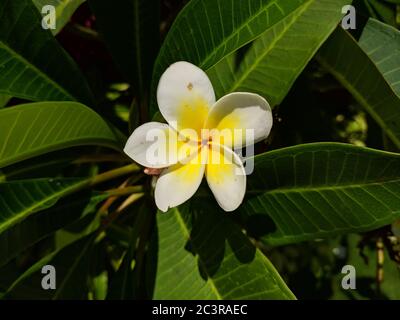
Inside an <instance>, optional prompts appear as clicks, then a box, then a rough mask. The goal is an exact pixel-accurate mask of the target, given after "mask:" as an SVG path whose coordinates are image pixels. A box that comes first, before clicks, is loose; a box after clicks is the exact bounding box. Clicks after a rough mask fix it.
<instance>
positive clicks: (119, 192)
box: [105, 186, 144, 196]
mask: <svg viewBox="0 0 400 320" xmlns="http://www.w3.org/2000/svg"><path fill="white" fill-rule="evenodd" d="M143 191H144V188H143V186H131V187H126V188H121V189H120V188H118V189H111V190H107V191H105V193H107V194H108V195H110V196H125V195H129V194H133V193H142V192H143Z"/></svg>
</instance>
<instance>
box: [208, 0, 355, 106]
mask: <svg viewBox="0 0 400 320" xmlns="http://www.w3.org/2000/svg"><path fill="white" fill-rule="evenodd" d="M350 2H351V1H348V0H310V1H306V2H305V3H304V4H302V5H301V6H300V7H299V8H298V9H297V10H296V11H294V12H293V13H292V14H290V15H289V16H287V17H285V18H284V19H282V20H281V21H280V22H279V23H277V24H275V25H274V26H273V27H272V28H270V29H269V30H267V31H266V32H265V33H264V34H262V35H261V36H260V37H259V38H258V39H257V40H255V41H254V43H253V44H252V46H251V48H250V49H249V50H248V52H247V53H246V54H245V57H244V59H243V61H242V62H241V63H240V65H239V67H238V68H236V66H235V65H234V62H235V54H233V56H234V57H228V58H226V59H224V60H222V61H221V62H219V63H217V64H216V65H215V66H214V67H212V68H211V69H209V70H208V71H207V73H208V75H209V76H210V78H211V81H212V83H213V85H214V90H215V91H216V95H217V96H218V97H221V96H223V95H224V94H227V93H230V92H234V91H244V92H246V91H248V92H255V93H259V94H261V95H262V96H264V97H265V98H267V100H268V102H269V103H270V105H271V106H275V105H277V104H279V103H280V102H281V101H282V100H283V98H284V97H285V96H286V94H287V93H288V91H289V89H290V88H291V86H292V85H293V83H294V81H295V80H296V78H297V77H298V76H299V74H300V73H301V71H302V70H303V69H304V68H305V66H306V65H307V63H308V62H309V61H310V59H311V58H312V57H313V56H314V54H315V53H316V51H317V50H318V48H319V47H320V46H321V45H322V43H323V42H324V41H325V40H326V38H327V37H328V36H329V35H330V33H331V32H332V31H333V30H334V28H335V27H336V25H337V23H338V22H339V20H340V18H341V16H342V13H341V9H342V7H343V6H344V5H346V4H349V3H350Z"/></svg>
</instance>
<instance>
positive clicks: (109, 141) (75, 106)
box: [0, 102, 119, 168]
mask: <svg viewBox="0 0 400 320" xmlns="http://www.w3.org/2000/svg"><path fill="white" fill-rule="evenodd" d="M80 145H103V146H108V147H112V148H116V149H118V146H119V144H118V141H117V138H116V137H115V134H114V133H113V131H112V130H111V129H110V127H109V126H108V125H107V123H106V122H105V121H104V120H103V119H102V118H101V117H100V116H99V115H98V114H97V113H95V112H94V111H93V110H91V109H89V108H87V107H85V106H84V105H82V104H79V103H76V102H37V103H30V104H25V105H19V106H16V107H12V108H6V109H4V110H1V111H0V168H2V167H5V166H7V165H10V164H13V163H16V162H18V161H22V160H25V159H28V158H31V157H34V156H38V155H40V154H44V153H47V152H50V151H54V150H59V149H63V148H68V147H73V146H80Z"/></svg>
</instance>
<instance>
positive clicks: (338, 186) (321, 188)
mask: <svg viewBox="0 0 400 320" xmlns="http://www.w3.org/2000/svg"><path fill="white" fill-rule="evenodd" d="M394 182H400V178H399V179H389V180H385V181H383V182H366V183H363V184H360V183H357V184H336V185H334V186H322V185H321V186H313V187H309V188H306V187H301V188H297V187H293V188H282V189H281V188H278V189H274V190H263V189H251V190H250V192H249V193H266V194H274V193H290V192H309V191H316V192H319V191H325V190H336V189H346V188H348V189H351V188H364V187H369V186H382V185H383V184H386V183H394ZM399 210H400V209H399Z"/></svg>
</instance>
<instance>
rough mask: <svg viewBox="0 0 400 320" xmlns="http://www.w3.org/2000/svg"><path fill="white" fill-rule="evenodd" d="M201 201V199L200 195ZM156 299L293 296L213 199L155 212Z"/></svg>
mask: <svg viewBox="0 0 400 320" xmlns="http://www.w3.org/2000/svg"><path fill="white" fill-rule="evenodd" d="M203 200H204V199H203ZM157 228H158V239H159V242H158V243H159V244H158V247H159V251H158V262H157V273H156V281H155V289H154V298H155V299H181V298H182V297H184V298H185V299H199V300H201V299H293V298H294V296H293V294H292V293H291V292H290V290H289V289H288V288H287V287H286V285H285V283H284V282H283V280H282V279H281V278H280V276H279V274H278V273H277V271H276V270H275V268H274V267H273V266H272V264H271V263H270V262H269V260H268V259H267V258H266V257H265V256H264V255H263V254H262V253H261V252H260V251H259V250H258V249H256V248H255V247H254V246H253V244H252V243H251V242H250V241H249V240H248V238H247V237H246V236H245V235H244V234H243V233H242V231H241V229H240V227H238V226H237V225H236V224H235V223H234V222H233V221H231V220H230V218H229V215H227V214H226V212H223V211H222V210H221V209H217V206H216V205H215V204H214V203H210V202H207V201H202V200H199V199H195V200H192V201H190V204H189V205H183V206H180V207H179V208H175V209H171V210H169V211H168V212H167V213H165V214H162V213H158V214H157Z"/></svg>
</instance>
